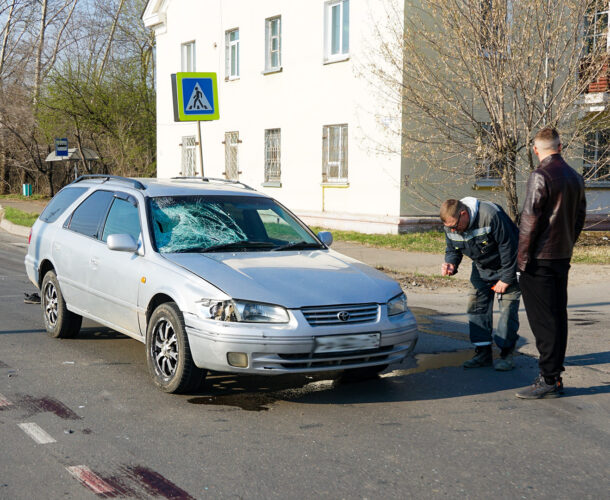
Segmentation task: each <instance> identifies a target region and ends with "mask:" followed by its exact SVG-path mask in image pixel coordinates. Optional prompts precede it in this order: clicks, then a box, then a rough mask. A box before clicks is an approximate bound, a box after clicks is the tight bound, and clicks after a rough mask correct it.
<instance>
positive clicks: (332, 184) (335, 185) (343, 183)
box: [320, 181, 349, 188]
mask: <svg viewBox="0 0 610 500" xmlns="http://www.w3.org/2000/svg"><path fill="white" fill-rule="evenodd" d="M320 186H322V187H330V188H347V187H349V182H348V181H334V182H333V181H326V182H321V183H320Z"/></svg>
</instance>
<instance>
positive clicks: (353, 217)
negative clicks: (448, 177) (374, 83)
mask: <svg viewBox="0 0 610 500" xmlns="http://www.w3.org/2000/svg"><path fill="white" fill-rule="evenodd" d="M378 4H379V2H370V1H366V0H351V2H350V57H349V59H348V60H346V61H342V62H336V63H332V64H325V63H324V8H325V2H324V1H323V0H308V1H306V2H292V1H290V2H288V1H282V0H257V1H256V2H253V1H251V0H222V1H221V0H205V1H203V0H181V1H169V2H167V10H166V16H167V17H166V19H167V21H166V27H165V28H164V29H158V30H157V91H158V94H157V95H158V97H157V99H158V118H157V119H158V124H157V128H158V139H157V141H158V170H157V175H158V176H159V177H171V176H176V175H179V173H180V168H181V148H180V143H181V140H182V137H183V136H188V135H194V136H196V135H197V124H196V123H195V122H189V123H175V122H174V119H173V107H172V97H171V96H172V94H171V79H170V75H171V74H172V73H175V72H178V71H180V70H181V56H180V54H181V53H180V51H181V44H182V43H185V42H189V41H192V40H194V41H195V42H196V71H199V72H217V74H218V84H219V85H218V93H219V105H220V120H218V121H214V122H202V124H201V130H202V144H203V160H204V173H205V175H206V176H209V177H223V172H224V171H225V158H224V155H225V153H224V145H223V144H222V142H223V141H224V133H225V132H227V131H239V138H240V140H241V141H242V143H241V144H240V145H239V170H240V171H241V172H242V173H241V174H240V176H239V180H240V181H242V182H244V183H246V184H249V185H251V186H252V187H254V188H255V189H257V190H260V191H263V192H265V193H267V194H269V195H271V196H273V197H274V198H276V199H278V200H279V201H280V202H282V203H284V204H285V205H286V206H288V207H289V208H291V209H292V210H294V211H296V212H297V213H301V214H304V215H305V219H306V220H307V217H308V216H311V217H312V220H313V218H315V222H316V223H318V224H322V225H326V226H328V227H345V226H346V225H347V226H353V227H351V228H352V229H360V230H367V228H368V230H371V228H372V227H373V226H370V223H375V221H376V222H378V223H379V224H381V225H378V226H376V230H377V231H381V232H396V231H397V227H398V224H399V216H400V158H399V157H398V156H387V155H386V156H384V155H378V154H376V153H375V152H374V151H373V148H374V143H375V142H376V141H387V140H399V139H398V138H394V139H388V138H387V137H386V136H385V135H384V133H383V130H382V129H381V128H380V127H378V126H377V125H376V123H375V119H374V116H373V113H374V112H375V104H374V101H375V97H374V95H375V90H374V89H373V88H372V87H370V86H369V84H368V83H367V79H366V78H360V77H358V76H357V73H359V71H360V68H361V67H362V64H364V58H361V57H360V56H361V55H365V52H366V50H367V44H369V43H371V39H370V37H371V32H370V30H371V28H372V23H371V17H372V16H374V15H375V14H376V13H375V11H376V10H379V5H378ZM277 15H281V16H282V71H281V72H278V73H272V74H263V70H264V64H265V19H266V18H269V17H273V16H277ZM234 28H239V38H240V78H239V79H238V80H232V81H225V31H226V30H230V29H234ZM342 123H347V124H348V169H349V174H348V180H349V183H348V185H342V186H331V185H327V186H323V185H322V129H323V126H324V125H330V124H342ZM270 128H280V129H281V187H264V186H262V183H263V182H264V131H265V129H270ZM395 149H396V148H395ZM333 221H334V222H333ZM367 221H368V222H367ZM367 224H369V226H367Z"/></svg>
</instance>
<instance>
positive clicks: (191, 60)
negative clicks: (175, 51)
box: [180, 42, 196, 72]
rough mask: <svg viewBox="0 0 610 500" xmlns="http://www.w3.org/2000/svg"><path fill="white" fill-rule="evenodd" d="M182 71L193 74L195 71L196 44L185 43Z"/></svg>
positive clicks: (182, 47)
mask: <svg viewBox="0 0 610 500" xmlns="http://www.w3.org/2000/svg"><path fill="white" fill-rule="evenodd" d="M181 49H182V65H181V67H180V70H181V71H189V72H193V71H196V70H195V42H188V43H183V44H182V46H181Z"/></svg>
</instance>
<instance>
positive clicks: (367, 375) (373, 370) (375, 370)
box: [339, 365, 389, 382]
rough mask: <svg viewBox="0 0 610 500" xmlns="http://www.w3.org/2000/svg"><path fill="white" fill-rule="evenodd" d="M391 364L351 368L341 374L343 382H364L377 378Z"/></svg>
mask: <svg viewBox="0 0 610 500" xmlns="http://www.w3.org/2000/svg"><path fill="white" fill-rule="evenodd" d="M388 366H389V365H379V366H367V367H366V368H351V369H349V370H345V371H344V372H343V373H341V375H340V376H339V380H340V381H341V382H363V381H365V380H371V379H375V378H377V375H379V374H380V373H381V372H382V371H383V370H385V369H386V368H387V367H388Z"/></svg>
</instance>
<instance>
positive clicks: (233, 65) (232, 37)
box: [225, 29, 239, 80]
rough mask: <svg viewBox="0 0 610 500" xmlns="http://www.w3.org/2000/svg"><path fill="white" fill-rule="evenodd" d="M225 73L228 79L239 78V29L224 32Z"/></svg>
mask: <svg viewBox="0 0 610 500" xmlns="http://www.w3.org/2000/svg"><path fill="white" fill-rule="evenodd" d="M225 75H226V78H227V79H228V80H232V79H236V78H239V29H234V30H230V31H227V32H226V33H225Z"/></svg>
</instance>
